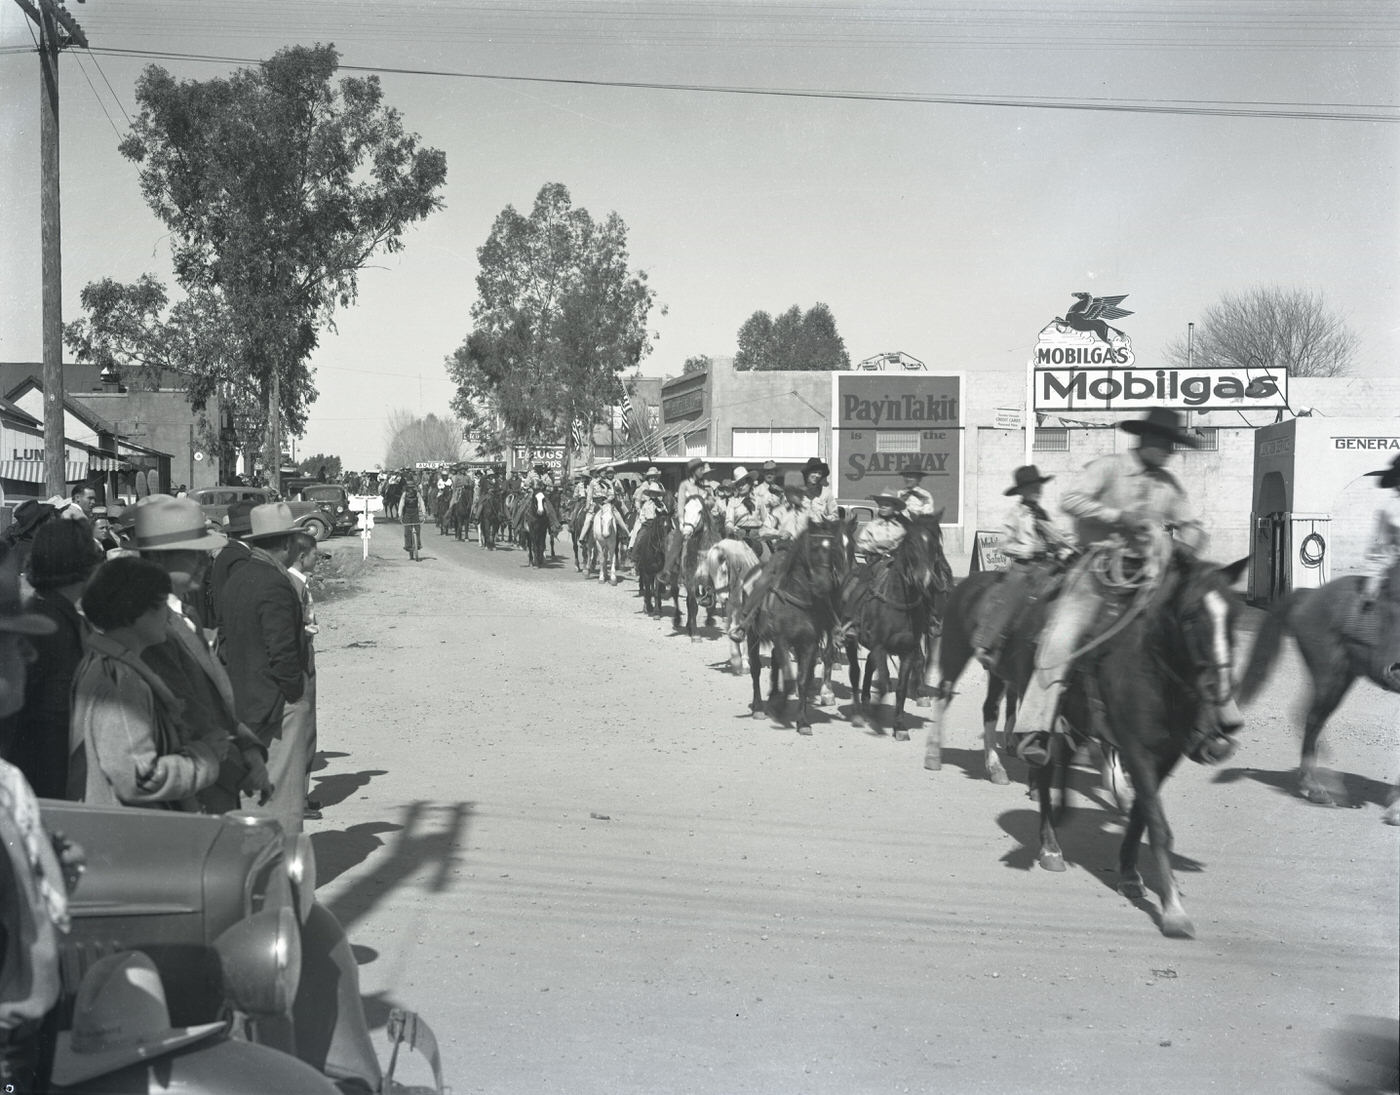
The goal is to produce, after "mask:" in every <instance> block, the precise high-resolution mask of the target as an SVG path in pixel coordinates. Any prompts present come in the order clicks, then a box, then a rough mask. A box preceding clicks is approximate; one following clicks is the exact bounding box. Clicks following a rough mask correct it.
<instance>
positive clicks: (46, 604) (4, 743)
mask: <svg viewBox="0 0 1400 1095" xmlns="http://www.w3.org/2000/svg"><path fill="white" fill-rule="evenodd" d="M33 608H34V611H35V612H38V613H39V614H40V615H43V616H47V617H48V618H49V619H51V620H53V621H54V623H56V624H57V625H58V627H57V630H56V631H54V633H53V634H51V635H31V636H29V642H30V643H31V644H32V645H33V647H34V650H35V652H36V653H37V654H38V659H37V660H36V661H35V663H34V664H33V665H31V666H30V667H29V672H28V673H27V674H26V675H25V683H24V706H23V707H22V708H20V710H19V711H17V712H15V713H14V714H13V715H10V716H9V717H8V718H5V719H3V720H0V756H3V757H4V758H5V759H6V760H7V761H9V762H10V763H11V764H13V765H14V766H15V767H16V768H18V769H19V770H20V771H21V772H23V773H24V778H25V779H27V780H29V784H30V786H31V787H33V788H34V793H35V794H36V795H39V796H41V797H43V798H63V797H64V796H65V795H66V794H67V791H68V722H69V715H70V713H71V709H72V695H71V694H72V691H73V675H74V673H75V672H76V671H77V669H78V663H79V662H81V661H82V660H83V630H84V628H85V626H86V625H85V624H84V623H83V621H82V618H81V617H80V616H79V615H78V611H77V609H75V608H74V607H73V606H72V605H71V604H69V603H68V602H67V601H65V600H64V599H63V598H62V597H60V596H59V595H58V594H57V593H53V592H44V593H36V594H35V595H34V604H33Z"/></svg>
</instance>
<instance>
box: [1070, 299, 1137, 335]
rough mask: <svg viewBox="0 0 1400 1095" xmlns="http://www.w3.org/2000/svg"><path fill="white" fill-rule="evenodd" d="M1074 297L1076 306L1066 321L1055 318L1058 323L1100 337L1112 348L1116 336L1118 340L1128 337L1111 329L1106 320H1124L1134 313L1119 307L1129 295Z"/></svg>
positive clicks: (1071, 309) (1116, 329)
mask: <svg viewBox="0 0 1400 1095" xmlns="http://www.w3.org/2000/svg"><path fill="white" fill-rule="evenodd" d="M1070 295H1071V296H1073V297H1074V301H1075V302H1074V304H1073V305H1072V306H1071V307H1070V310H1069V311H1068V312H1066V313H1065V316H1064V319H1061V318H1060V317H1059V316H1056V317H1055V322H1056V323H1063V324H1064V325H1065V326H1066V327H1069V328H1071V329H1072V330H1075V331H1087V332H1089V333H1090V334H1095V335H1098V336H1099V338H1101V339H1102V340H1103V341H1104V342H1106V343H1108V345H1110V346H1112V345H1113V343H1114V341H1115V338H1111V337H1110V332H1111V333H1112V335H1114V336H1116V337H1117V339H1124V338H1127V337H1128V336H1127V335H1125V334H1124V333H1123V332H1122V331H1120V330H1119V329H1118V328H1117V327H1110V326H1109V325H1108V324H1107V323H1105V322H1104V320H1108V319H1122V318H1123V317H1124V316H1130V315H1132V314H1133V313H1132V312H1130V311H1128V309H1126V308H1120V307H1118V305H1119V304H1120V303H1121V302H1122V301H1123V300H1124V299H1126V298H1127V296H1128V294H1127V293H1120V294H1119V295H1118V296H1116V297H1092V296H1090V295H1089V294H1088V293H1071V294H1070Z"/></svg>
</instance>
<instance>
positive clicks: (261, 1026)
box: [40, 799, 442, 1095]
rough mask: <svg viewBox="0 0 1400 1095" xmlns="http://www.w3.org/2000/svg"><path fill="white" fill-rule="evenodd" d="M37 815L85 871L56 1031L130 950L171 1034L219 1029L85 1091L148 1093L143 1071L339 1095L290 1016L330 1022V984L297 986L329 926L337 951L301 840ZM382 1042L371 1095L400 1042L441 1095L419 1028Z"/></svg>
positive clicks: (174, 819)
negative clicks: (80, 855) (386, 1045)
mask: <svg viewBox="0 0 1400 1095" xmlns="http://www.w3.org/2000/svg"><path fill="white" fill-rule="evenodd" d="M40 806H41V810H42V813H43V819H44V824H45V827H46V828H48V829H49V830H50V831H51V832H61V833H63V834H64V835H65V836H66V837H67V838H68V839H69V840H72V841H75V842H77V843H78V844H80V845H81V846H82V847H83V849H84V851H85V853H86V860H87V868H86V872H85V873H84V875H83V876H82V879H81V881H80V882H79V884H78V886H77V889H76V890H75V891H74V893H73V895H72V897H71V898H70V900H69V911H70V914H71V917H72V927H71V930H70V931H69V933H68V934H67V935H66V936H65V937H63V939H62V942H61V945H60V963H61V976H62V984H63V1000H62V1001H61V1003H60V1005H59V1012H58V1015H59V1026H60V1029H64V1028H65V1026H66V1025H68V1024H71V1023H72V1014H71V1013H72V1010H73V1008H72V1005H73V1001H74V999H75V998H76V996H77V994H78V992H79V986H80V985H81V983H82V979H83V976H84V974H85V973H86V972H87V971H88V970H89V969H90V968H91V967H92V966H93V965H94V963H96V962H98V960H100V959H103V958H106V957H107V956H110V955H113V954H120V953H122V952H126V951H140V952H142V953H144V954H145V955H147V956H149V958H150V959H151V960H152V962H153V963H154V964H155V967H156V970H157V971H158V972H159V975H160V980H161V983H162V985H163V987H164V990H165V996H166V1003H167V1006H168V1010H169V1016H170V1023H171V1025H172V1026H173V1027H177V1028H183V1027H192V1026H197V1025H200V1024H209V1023H216V1022H217V1023H222V1024H225V1029H224V1030H222V1031H220V1032H219V1033H218V1034H217V1036H215V1037H213V1038H210V1039H207V1040H202V1041H199V1042H196V1043H194V1044H193V1045H190V1046H187V1047H184V1048H181V1049H180V1050H178V1052H176V1053H175V1054H173V1055H170V1056H167V1057H162V1058H160V1059H159V1060H157V1059H153V1060H152V1061H150V1062H149V1063H139V1064H134V1065H127V1066H126V1067H124V1068H121V1069H120V1070H118V1071H116V1072H113V1073H111V1074H110V1075H108V1076H106V1077H103V1078H102V1079H101V1080H88V1081H85V1082H84V1084H83V1088H82V1089H83V1090H84V1091H89V1090H110V1091H143V1092H144V1091H146V1090H147V1089H148V1088H147V1085H146V1083H145V1082H144V1078H145V1075H146V1072H147V1070H148V1069H149V1070H150V1071H151V1072H152V1074H155V1073H156V1072H157V1071H158V1070H160V1069H164V1071H165V1074H166V1078H165V1079H164V1080H162V1081H161V1082H160V1083H159V1084H152V1085H151V1086H150V1090H157V1089H160V1090H166V1089H172V1090H173V1089H175V1088H178V1089H179V1090H181V1091H188V1092H191V1093H195V1092H201V1093H207V1095H222V1093H224V1092H229V1093H233V1092H241V1093H247V1095H253V1093H257V1095H263V1093H266V1092H273V1091H297V1092H307V1093H308V1095H311V1093H314V1092H317V1091H326V1092H334V1091H336V1090H337V1088H336V1086H335V1085H334V1084H332V1083H331V1080H330V1078H329V1077H328V1076H326V1075H324V1074H323V1073H322V1072H321V1071H318V1069H320V1068H321V1067H322V1066H323V1065H324V1063H325V1056H324V1054H325V1045H324V1043H325V1037H326V1036H325V1033H324V1031H321V1032H320V1033H315V1032H313V1033H310V1034H308V1033H307V1032H305V1031H299V1030H298V1028H297V1025H296V1019H297V1017H298V1016H304V1015H312V1016H318V1017H319V1016H321V1015H325V1014H335V1010H336V1007H337V1004H336V1001H335V999H334V997H335V987H334V986H335V982H336V978H335V977H334V976H332V977H331V978H329V980H328V979H327V978H325V977H316V976H308V977H303V972H304V961H303V956H304V954H305V955H307V956H308V960H309V956H310V955H312V954H320V953H321V952H322V951H323V950H324V943H325V930H324V929H325V926H326V925H327V923H329V925H330V930H331V931H332V932H333V933H339V938H340V939H342V940H343V933H342V932H340V928H339V925H338V924H336V923H335V921H334V918H333V917H331V916H330V914H329V913H328V912H327V911H326V910H324V909H323V908H321V907H320V906H317V905H316V903H315V888H316V863H315V856H314V854H313V852H312V849H311V841H310V838H309V837H307V836H305V835H304V834H303V835H298V836H291V837H289V836H286V835H284V834H283V832H282V829H281V827H280V826H279V825H278V824H277V823H276V822H275V821H273V820H271V819H269V818H265V817H259V816H256V815H254V814H251V813H242V812H235V813H230V814H224V815H220V816H207V815H197V814H184V813H178V812H173V811H166V810H141V809H132V808H129V807H118V808H111V807H101V806H88V805H84V804H81V803H73V802H58V801H52V800H48V799H42V800H40ZM304 938H305V939H307V946H306V948H305V949H304V948H303V939H304ZM314 1025H315V1024H308V1026H314ZM389 1033H390V1038H391V1040H392V1041H393V1043H394V1044H393V1047H392V1054H391V1057H390V1067H389V1072H390V1075H388V1076H386V1078H385V1081H384V1084H383V1087H382V1088H381V1090H383V1091H386V1092H387V1091H390V1090H402V1089H399V1088H397V1087H396V1086H395V1085H394V1084H393V1082H392V1075H391V1074H392V1070H393V1067H394V1064H395V1063H396V1062H397V1060H398V1059H399V1049H400V1044H401V1043H402V1044H404V1046H405V1047H407V1046H409V1045H416V1048H418V1049H419V1050H420V1051H422V1052H423V1053H424V1054H425V1056H427V1058H428V1061H429V1064H430V1066H431V1067H432V1071H433V1076H434V1081H435V1088H434V1089H435V1090H437V1091H439V1092H440V1091H441V1089H442V1080H441V1070H440V1065H439V1062H438V1059H437V1046H436V1042H435V1040H434V1038H433V1035H432V1032H431V1030H429V1029H428V1027H427V1025H426V1024H425V1023H423V1022H422V1020H421V1019H419V1018H418V1017H417V1016H416V1015H413V1014H412V1013H408V1012H396V1013H395V1014H394V1015H393V1016H392V1017H391V1019H390V1022H389ZM162 1062H164V1063H163V1064H162ZM172 1070H173V1071H172ZM177 1079H178V1080H179V1082H178V1083H176V1082H175V1080H177ZM434 1089H426V1088H417V1089H414V1090H434ZM55 1090H61V1089H57V1088H56V1089H55Z"/></svg>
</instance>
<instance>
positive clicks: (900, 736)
mask: <svg viewBox="0 0 1400 1095" xmlns="http://www.w3.org/2000/svg"><path fill="white" fill-rule="evenodd" d="M894 740H895V741H908V740H909V731H908V730H906V729H904V727H902V726H896V727H895V728H894Z"/></svg>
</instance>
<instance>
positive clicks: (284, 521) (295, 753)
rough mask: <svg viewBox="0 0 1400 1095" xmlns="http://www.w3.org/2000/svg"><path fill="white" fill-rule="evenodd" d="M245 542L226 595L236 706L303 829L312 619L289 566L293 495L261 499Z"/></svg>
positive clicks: (282, 808) (279, 805) (283, 813)
mask: <svg viewBox="0 0 1400 1095" xmlns="http://www.w3.org/2000/svg"><path fill="white" fill-rule="evenodd" d="M249 525H250V531H249V532H248V534H247V535H246V536H245V537H244V542H245V543H246V544H248V546H249V548H250V549H251V555H250V558H249V559H248V561H247V562H246V563H243V564H241V565H240V566H238V567H236V568H235V569H234V570H233V571H232V573H230V574H229V577H228V581H227V584H226V585H225V586H224V590H223V594H222V596H221V597H220V598H219V603H220V611H221V614H222V624H221V628H222V630H221V637H222V643H223V647H222V649H223V654H224V660H225V663H226V664H227V666H228V675H229V679H230V681H231V682H232V684H233V695H234V700H235V703H236V714H237V716H238V718H239V720H240V721H241V722H243V723H244V724H246V725H247V726H248V727H250V728H251V729H252V731H253V733H254V734H256V735H257V737H258V740H259V741H261V742H262V744H263V745H264V746H265V747H266V748H267V751H268V758H267V768H268V775H269V776H270V778H271V780H272V784H273V788H274V790H273V794H272V798H271V800H270V801H269V802H268V803H267V811H268V812H269V813H271V814H272V815H273V816H274V817H276V818H277V820H278V821H280V822H281V823H282V827H283V828H284V829H285V830H286V831H287V832H288V833H299V832H301V827H302V811H303V810H304V809H305V805H306V789H307V758H306V740H307V736H308V735H309V734H310V733H311V725H312V724H311V722H310V705H309V703H308V702H307V699H306V692H307V679H308V675H307V671H308V668H309V667H308V666H307V664H306V654H307V650H306V645H305V630H304V629H305V626H306V620H305V616H304V613H303V611H302V606H301V595H300V593H299V592H298V591H297V590H296V588H294V585H293V579H292V576H291V575H290V574H289V573H288V571H287V564H288V563H289V562H291V550H292V537H293V535H294V534H295V533H296V532H297V528H296V526H295V524H294V522H293V516H292V510H291V507H290V506H288V505H287V503H285V502H272V503H268V504H266V505H261V506H255V507H254V508H253V511H252V513H251V514H249Z"/></svg>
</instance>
